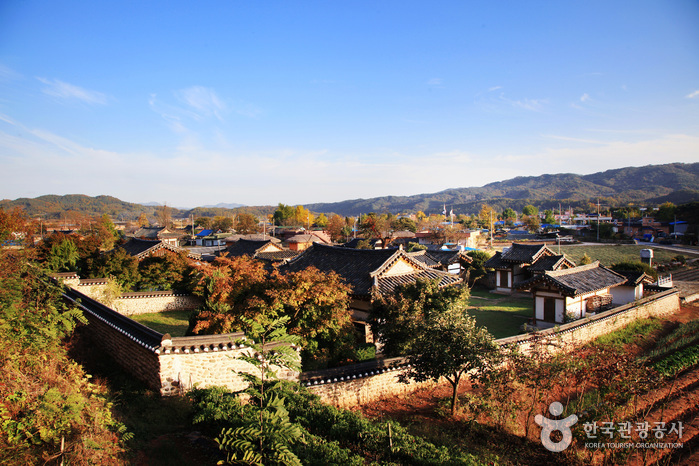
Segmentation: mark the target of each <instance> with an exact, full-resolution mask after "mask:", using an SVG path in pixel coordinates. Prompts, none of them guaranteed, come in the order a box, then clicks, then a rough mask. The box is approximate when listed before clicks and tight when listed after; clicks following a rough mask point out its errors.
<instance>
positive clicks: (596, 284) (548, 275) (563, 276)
mask: <svg viewBox="0 0 699 466" xmlns="http://www.w3.org/2000/svg"><path fill="white" fill-rule="evenodd" d="M626 280H627V278H626V277H625V276H623V275H621V274H619V273H617V272H614V271H613V270H610V269H608V268H606V267H604V266H602V265H600V263H599V261H596V262H593V263H592V264H588V265H581V266H578V267H573V268H571V269H564V270H555V271H547V272H545V273H543V274H541V275H538V276H536V277H534V278H532V279H530V280H527V281H526V282H523V283H521V284H520V285H519V286H517V289H518V290H530V289H532V288H535V287H536V286H537V285H552V286H554V287H556V288H558V289H559V291H560V292H561V294H563V295H564V296H569V297H575V296H579V295H582V294H586V293H593V292H596V291H600V290H603V289H605V288H612V287H615V286H618V285H621V284H623V283H625V282H626Z"/></svg>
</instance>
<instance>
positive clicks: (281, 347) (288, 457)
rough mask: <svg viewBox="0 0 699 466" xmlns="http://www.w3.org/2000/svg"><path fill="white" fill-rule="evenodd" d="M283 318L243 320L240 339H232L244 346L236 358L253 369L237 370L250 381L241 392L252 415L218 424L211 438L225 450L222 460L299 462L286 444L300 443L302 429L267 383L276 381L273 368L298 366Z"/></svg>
mask: <svg viewBox="0 0 699 466" xmlns="http://www.w3.org/2000/svg"><path fill="white" fill-rule="evenodd" d="M287 321H288V318H286V317H282V318H278V319H270V318H266V319H264V321H263V322H256V321H254V320H247V321H246V324H247V326H248V331H247V332H246V339H245V340H241V341H239V342H238V343H239V344H244V345H246V346H248V347H250V350H248V351H247V352H245V353H243V354H242V355H241V356H239V357H238V359H241V360H243V361H245V362H247V363H248V364H250V365H251V366H253V367H254V368H255V373H245V372H240V373H239V374H240V375H241V377H243V378H244V379H245V380H246V381H247V382H248V383H249V384H250V385H249V387H248V388H247V389H246V390H244V391H243V392H244V393H246V394H247V395H248V396H249V397H250V403H249V404H248V405H247V410H248V411H251V413H250V414H252V416H250V415H247V416H243V419H244V424H243V425H242V426H240V427H237V428H227V429H226V428H224V429H223V430H222V431H221V434H220V435H219V436H218V438H217V439H216V442H217V443H218V444H219V446H220V448H221V450H223V451H225V452H227V454H226V464H260V465H261V464H285V465H299V466H300V465H301V461H300V460H299V459H298V457H297V456H296V455H294V453H293V452H292V451H291V449H290V448H289V447H290V446H291V445H292V444H293V443H295V442H298V441H301V440H300V439H301V434H302V431H301V429H300V427H299V426H298V425H297V424H295V423H292V422H291V420H290V419H289V412H288V411H287V410H286V408H285V407H284V398H282V396H281V392H280V390H278V388H277V385H269V381H275V380H276V379H277V375H276V372H275V370H279V369H292V370H298V369H299V364H298V355H297V353H296V351H295V349H294V348H295V344H296V343H297V339H296V338H294V337H292V336H290V335H288V334H287V333H286V329H285V324H286V322H287ZM258 374H259V375H258Z"/></svg>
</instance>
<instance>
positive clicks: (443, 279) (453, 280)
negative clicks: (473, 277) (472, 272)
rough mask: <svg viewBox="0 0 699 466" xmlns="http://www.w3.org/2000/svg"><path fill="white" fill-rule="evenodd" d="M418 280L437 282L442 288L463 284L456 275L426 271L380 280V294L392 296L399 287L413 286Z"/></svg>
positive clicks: (381, 278) (380, 278)
mask: <svg viewBox="0 0 699 466" xmlns="http://www.w3.org/2000/svg"><path fill="white" fill-rule="evenodd" d="M417 280H428V281H432V280H437V283H438V285H439V287H440V288H443V287H445V286H450V285H456V284H457V283H460V282H461V279H460V278H459V277H457V276H456V275H453V274H450V273H447V272H442V271H439V270H433V269H426V270H423V271H421V272H418V273H415V274H405V275H391V276H389V277H379V278H378V280H377V281H378V292H379V294H391V293H393V291H394V290H395V289H396V287H397V286H401V285H411V284H413V283H415V282H416V281H417Z"/></svg>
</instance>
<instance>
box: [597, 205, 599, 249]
mask: <svg viewBox="0 0 699 466" xmlns="http://www.w3.org/2000/svg"><path fill="white" fill-rule="evenodd" d="M597 242H598V243H599V197H598V198H597Z"/></svg>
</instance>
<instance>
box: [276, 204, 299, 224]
mask: <svg viewBox="0 0 699 466" xmlns="http://www.w3.org/2000/svg"><path fill="white" fill-rule="evenodd" d="M293 218H294V208H293V207H291V206H288V205H286V204H282V203H281V202H280V203H279V206H278V207H277V210H275V211H274V214H273V215H272V220H273V221H274V224H275V225H277V226H283V225H289V224H290V223H291V222H293Z"/></svg>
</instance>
